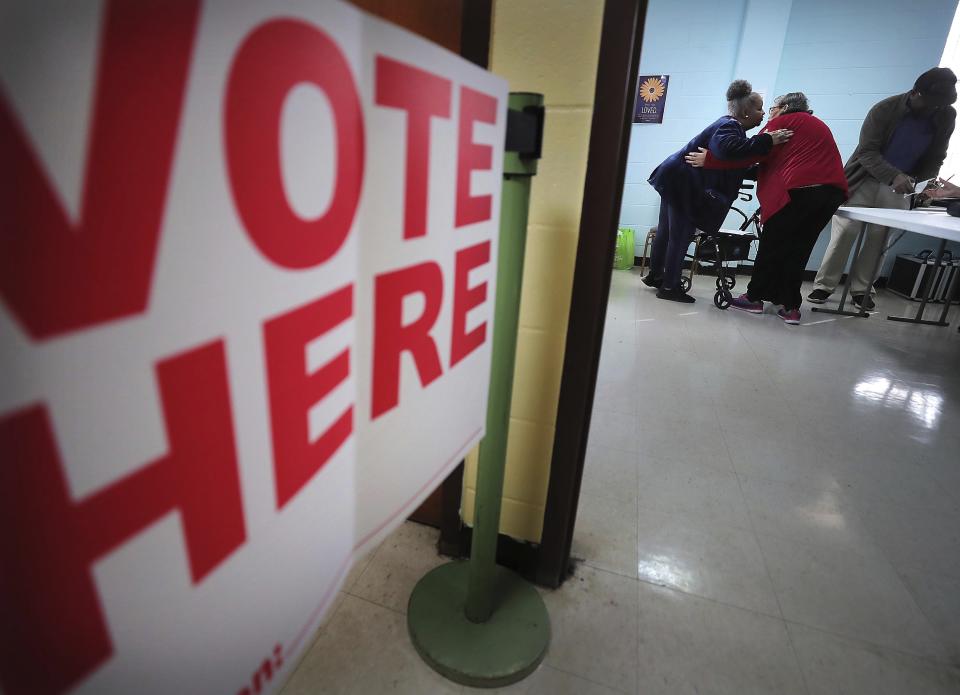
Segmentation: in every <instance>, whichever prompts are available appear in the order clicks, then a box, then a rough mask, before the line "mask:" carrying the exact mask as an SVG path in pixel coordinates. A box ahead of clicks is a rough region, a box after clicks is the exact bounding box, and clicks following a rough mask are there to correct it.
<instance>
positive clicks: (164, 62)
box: [0, 0, 199, 338]
mask: <svg viewBox="0 0 960 695" xmlns="http://www.w3.org/2000/svg"><path fill="white" fill-rule="evenodd" d="M198 14H199V4H198V2H197V0H177V1H170V2H163V1H159V0H130V1H123V0H114V1H112V2H110V3H109V5H108V7H107V9H106V11H105V13H104V23H103V35H102V39H101V44H100V55H99V65H98V68H97V78H96V85H95V89H96V92H95V94H94V107H93V119H92V125H91V131H90V134H89V146H88V155H87V162H86V170H85V172H84V183H83V193H82V203H81V210H80V219H79V220H78V222H77V223H76V224H75V225H74V224H72V223H71V221H70V220H69V219H68V217H67V213H66V211H65V210H64V208H63V205H62V204H61V202H60V199H59V198H58V196H57V193H56V191H55V190H54V189H53V187H52V185H51V183H50V182H49V181H48V179H47V177H46V176H45V174H44V171H43V165H42V164H41V163H40V161H39V160H38V158H37V156H36V154H35V153H34V151H33V149H32V147H31V146H30V144H29V142H28V140H27V137H26V135H25V133H24V132H23V130H22V128H21V127H20V124H19V123H18V122H17V120H16V118H15V116H14V113H13V109H12V108H11V105H10V103H9V100H8V99H7V97H6V95H4V94H3V93H2V91H0V297H2V298H3V301H4V302H5V303H6V304H7V306H8V307H9V308H10V310H11V311H12V312H13V314H14V315H15V316H16V317H17V319H18V320H19V321H20V323H21V325H22V326H23V327H24V328H25V329H26V331H27V332H28V333H29V334H30V335H31V336H32V337H33V338H49V337H51V336H54V335H58V334H61V333H65V332H68V331H73V330H77V329H80V328H85V327H87V326H91V325H94V324H97V323H100V322H103V321H109V320H111V319H117V318H121V317H124V316H129V315H131V314H136V313H139V312H141V311H143V310H144V309H145V308H146V306H147V299H148V294H149V292H150V283H151V279H152V275H153V265H154V260H155V257H156V251H157V242H158V238H159V234H160V224H161V220H162V218H163V210H164V203H165V201H166V193H167V183H168V180H169V177H170V167H171V160H172V159H173V146H174V142H175V140H176V134H177V126H178V124H179V120H180V111H181V105H182V102H183V91H184V83H185V82H186V75H187V68H188V66H189V63H190V54H191V49H192V46H193V40H194V35H195V30H196V25H197V17H198ZM54 96H55V95H54Z"/></svg>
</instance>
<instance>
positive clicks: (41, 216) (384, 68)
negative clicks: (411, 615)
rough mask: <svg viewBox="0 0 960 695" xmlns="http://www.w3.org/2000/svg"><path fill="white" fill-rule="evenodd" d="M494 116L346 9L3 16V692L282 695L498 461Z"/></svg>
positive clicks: (441, 59) (52, 8)
mask: <svg viewBox="0 0 960 695" xmlns="http://www.w3.org/2000/svg"><path fill="white" fill-rule="evenodd" d="M505 115H506V84H505V83H504V82H503V81H502V80H500V79H497V78H495V77H493V76H492V75H490V74H489V73H487V72H485V71H483V70H480V69H478V68H476V67H474V66H472V65H470V64H469V63H467V62H465V61H464V60H462V59H460V58H459V57H457V56H455V55H453V54H451V53H449V52H447V51H445V50H443V49H440V48H439V47H437V46H435V45H432V44H430V43H428V42H425V41H423V40H421V39H418V38H417V37H415V36H413V35H411V34H409V33H407V32H405V31H403V30H400V29H397V28H395V27H392V26H390V25H388V24H385V23H383V22H380V21H377V20H375V19H372V18H370V17H367V16H366V15H364V14H363V13H361V12H359V11H357V10H356V9H354V8H353V7H351V6H349V5H346V4H341V3H338V2H330V1H326V0H325V1H324V2H315V1H311V2H306V1H302V2H297V1H294V0H283V1H281V0H277V1H274V2H269V3H265V2H254V1H253V0H249V1H246V0H235V1H228V0H221V1H213V2H200V0H104V1H103V2H93V1H91V2H29V1H27V0H24V1H23V2H19V3H16V2H15V3H12V4H10V3H8V4H6V5H5V7H4V10H3V21H2V22H0V299H2V302H0V358H2V359H0V635H2V640H0V690H2V691H3V692H5V693H8V694H15V693H64V692H71V693H104V692H107V693H138V694H139V693H226V694H229V695H250V694H253V693H266V692H270V691H272V690H275V689H276V688H277V687H278V685H279V684H280V683H282V682H283V679H284V678H285V677H286V676H287V675H289V670H290V669H291V668H292V665H293V664H294V663H295V661H296V659H297V657H298V656H299V654H300V653H301V652H302V650H303V649H304V648H305V645H306V644H307V643H308V641H309V640H308V638H309V636H310V635H311V633H312V631H313V630H314V629H315V628H316V626H317V624H318V622H319V621H320V618H321V617H322V615H323V612H324V610H325V609H326V607H327V606H328V605H329V603H330V602H331V601H332V598H333V596H334V595H335V593H336V589H337V587H338V586H339V583H340V582H341V581H342V578H343V576H344V574H345V572H346V570H347V569H348V568H349V564H350V560H351V558H352V557H353V556H354V555H355V554H356V553H357V552H359V551H362V550H363V549H364V547H365V546H369V545H371V544H373V543H376V542H377V541H378V540H380V539H381V538H382V537H383V536H384V535H385V534H386V533H388V532H389V531H390V530H391V529H392V528H393V527H394V526H395V525H396V524H398V523H399V522H400V521H401V520H402V519H403V518H404V517H405V515H406V514H407V513H408V512H409V511H410V510H411V509H412V508H414V507H415V506H416V505H417V504H419V502H420V501H421V500H422V498H423V497H424V496H425V495H426V494H428V493H429V491H430V490H431V489H432V488H433V487H435V486H436V484H437V483H438V482H439V481H440V480H441V479H442V477H443V476H444V475H445V474H446V473H447V472H448V471H449V470H450V469H451V468H452V467H453V466H454V465H456V463H457V461H458V460H459V459H460V457H461V456H462V455H463V454H464V452H465V451H467V450H468V449H469V448H470V447H472V446H473V445H474V444H475V443H476V442H477V441H478V439H479V438H480V437H481V435H482V434H483V426H484V415H485V410H486V388H487V383H488V379H489V371H490V344H491V338H492V325H491V322H492V306H493V297H494V294H495V291H496V288H495V285H494V281H495V269H496V268H495V261H496V257H497V235H496V233H497V228H498V220H499V206H500V196H499V191H500V180H501V173H502V150H503V141H504V127H505V120H506V119H505Z"/></svg>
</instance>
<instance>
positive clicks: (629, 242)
mask: <svg viewBox="0 0 960 695" xmlns="http://www.w3.org/2000/svg"><path fill="white" fill-rule="evenodd" d="M633 254H634V248H633V228H632V227H620V228H619V229H617V249H616V252H615V253H614V255H613V267H614V269H615V270H630V269H631V268H632V267H633Z"/></svg>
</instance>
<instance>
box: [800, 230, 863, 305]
mask: <svg viewBox="0 0 960 695" xmlns="http://www.w3.org/2000/svg"><path fill="white" fill-rule="evenodd" d="M868 226H869V225H867V224H864V225H863V227H862V228H861V229H860V233H859V234H858V235H857V244H856V248H854V250H853V256H851V257H850V258H849V259H848V261H849V262H848V265H847V281H846V282H845V283H843V294H841V295H840V306H839V307H837V308H836V309H824V308H823V307H819V306H815V307H813V309H812V310H813V311H819V312H820V313H822V314H840V315H841V316H858V317H859V318H862V319H865V318H868V317H869V316H870V314H868V313H867V312H866V311H864V310H863V309H862V308H861V309H860V311H844V309H843V307H844V305H845V304H846V303H847V293H848V292H849V291H850V276H851V274H852V273H853V264H854V262H856V259H857V257H858V256H859V255H860V249H861V248H862V247H863V240H864V239H865V238H866V235H867V227H868ZM869 294H870V288H869V287H868V288H867V295H868V296H869Z"/></svg>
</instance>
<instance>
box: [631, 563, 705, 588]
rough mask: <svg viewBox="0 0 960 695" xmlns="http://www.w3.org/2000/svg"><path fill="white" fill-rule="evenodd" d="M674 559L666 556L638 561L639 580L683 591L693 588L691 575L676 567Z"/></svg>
mask: <svg viewBox="0 0 960 695" xmlns="http://www.w3.org/2000/svg"><path fill="white" fill-rule="evenodd" d="M674 563H675V559H674V558H672V557H670V556H668V555H650V556H648V557H646V558H644V559H642V560H640V562H639V564H638V565H637V570H638V571H639V573H640V579H642V580H644V581H648V582H651V583H653V584H661V585H663V586H672V587H675V588H677V589H681V590H683V591H690V590H692V589H693V588H694V581H693V574H692V573H690V572H688V571H687V570H684V569H682V568H680V567H677V565H676V564H674Z"/></svg>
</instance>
